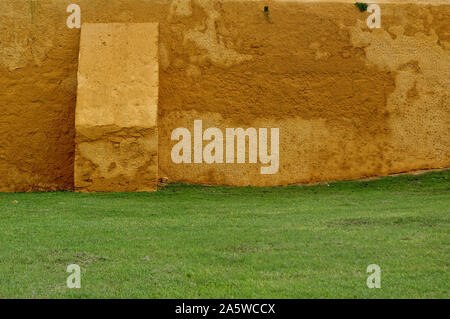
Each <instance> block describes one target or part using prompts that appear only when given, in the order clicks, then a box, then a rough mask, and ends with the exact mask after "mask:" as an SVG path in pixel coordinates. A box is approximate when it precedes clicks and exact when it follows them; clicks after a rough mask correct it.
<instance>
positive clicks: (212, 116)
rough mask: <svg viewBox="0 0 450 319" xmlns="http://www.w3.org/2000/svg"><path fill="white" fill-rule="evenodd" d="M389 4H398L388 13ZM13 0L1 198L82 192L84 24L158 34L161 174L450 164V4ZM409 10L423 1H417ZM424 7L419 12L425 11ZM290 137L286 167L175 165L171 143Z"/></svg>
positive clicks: (284, 175)
mask: <svg viewBox="0 0 450 319" xmlns="http://www.w3.org/2000/svg"><path fill="white" fill-rule="evenodd" d="M386 2H388V3H386ZM405 2H406V1H390V2H389V1H378V2H377V3H379V4H380V7H381V10H382V15H381V19H382V28H381V29H373V30H369V29H368V28H367V26H366V25H365V22H364V21H365V20H366V18H367V16H368V15H369V14H368V13H361V12H359V11H358V9H357V8H356V7H355V6H354V5H353V1H334V2H333V1H328V2H326V3H322V1H320V3H318V2H316V3H315V2H309V1H270V13H269V16H266V15H264V13H263V7H264V5H267V1H206V0H192V1H191V0H173V1H164V0H161V1H156V0H155V1H150V0H108V1H106V0H90V1H86V0H77V1H74V0H70V1H66V0H53V1H43V0H42V1H39V0H29V1H25V0H6V1H1V2H0V137H1V138H2V144H1V147H0V176H1V178H0V190H1V191H29V190H52V189H72V188H73V159H74V148H75V147H74V136H75V134H74V108H75V100H76V86H77V80H76V73H77V63H78V59H77V58H78V49H79V30H76V29H68V28H67V26H66V25H65V20H66V18H67V16H68V15H69V14H68V13H66V11H65V10H66V7H67V6H68V5H69V4H70V3H77V4H79V5H80V6H81V9H82V21H83V22H91V23H92V22H93V23H95V22H159V23H160V48H159V49H160V87H159V91H160V101H159V111H158V130H159V176H160V177H168V178H169V180H170V181H184V182H193V183H211V184H230V185H248V184H253V185H279V184H289V183H310V182H317V181H324V180H337V179H351V178H359V177H365V176H376V175H384V174H389V173H396V172H403V171H408V170H414V169H421V168H440V167H449V166H450V139H449V138H448V137H449V128H450V102H449V91H450V83H449V80H450V22H449V21H450V6H449V4H450V3H449V2H448V1H430V3H433V5H431V4H423V3H422V4H407V3H405ZM409 2H410V1H409ZM418 2H419V1H418ZM194 120H203V126H204V128H207V127H213V126H214V127H218V128H221V129H222V130H223V131H225V128H227V127H228V128H237V127H243V128H247V127H254V128H261V127H263V128H270V127H276V128H279V129H280V152H279V159H280V167H279V172H278V173H277V174H274V175H261V174H260V167H261V164H259V163H258V164H248V163H247V164H174V163H173V162H172V160H171V149H172V147H173V145H174V144H175V143H176V141H171V132H172V131H173V130H174V129H175V128H178V127H186V128H189V129H190V130H191V132H192V131H193V128H192V126H193V121H194Z"/></svg>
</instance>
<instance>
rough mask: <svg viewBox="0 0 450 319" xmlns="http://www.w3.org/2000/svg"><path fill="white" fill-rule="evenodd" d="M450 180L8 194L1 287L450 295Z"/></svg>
mask: <svg viewBox="0 0 450 319" xmlns="http://www.w3.org/2000/svg"><path fill="white" fill-rule="evenodd" d="M449 179H450V173H449V171H441V172H431V173H427V174H424V175H420V176H419V175H417V176H410V175H405V176H398V177H387V178H383V179H379V180H373V181H366V182H362V181H357V182H338V183H331V184H329V185H317V186H289V187H267V188H253V187H245V188H231V187H207V186H192V185H180V184H173V185H169V186H167V187H166V188H165V189H163V190H160V191H158V192H156V193H115V194H78V193H71V192H56V193H39V194H0V225H1V226H0V297H1V298H11V297H19V298H353V297H359V298H419V297H423V298H448V297H450V294H449V273H448V270H449V261H450V258H449V256H450V254H449V244H450V240H449V239H450V236H449V230H450V228H449V222H450V183H449ZM16 201H17V202H16ZM73 263H75V264H78V265H80V266H81V269H82V288H81V289H68V288H67V287H66V278H67V276H68V275H69V274H68V273H66V267H67V265H69V264H73ZM369 264H378V265H379V266H380V267H381V271H382V273H381V276H382V277H381V285H382V288H381V289H369V288H367V286H366V279H367V276H368V274H367V273H366V267H367V266H368V265H369Z"/></svg>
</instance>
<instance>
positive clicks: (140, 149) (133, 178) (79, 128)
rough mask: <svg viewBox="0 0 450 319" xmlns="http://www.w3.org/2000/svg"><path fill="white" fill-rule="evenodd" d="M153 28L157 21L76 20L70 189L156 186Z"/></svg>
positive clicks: (155, 40) (155, 41) (156, 79)
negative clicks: (80, 26) (79, 22)
mask: <svg viewBox="0 0 450 319" xmlns="http://www.w3.org/2000/svg"><path fill="white" fill-rule="evenodd" d="M158 33H159V27H158V24H157V23H85V24H84V25H83V29H82V30H81V39H80V54H79V60H78V77H77V80H78V91H77V106H76V110H75V134H76V135H75V171H74V174H75V176H74V186H75V190H77V191H89V192H92V191H95V192H110V191H151V190H156V186H157V183H158V134H157V132H158V129H157V116H158V84H159V74H158V69H159V63H158V58H159V56H158V42H159V41H158V40H159V39H158Z"/></svg>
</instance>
